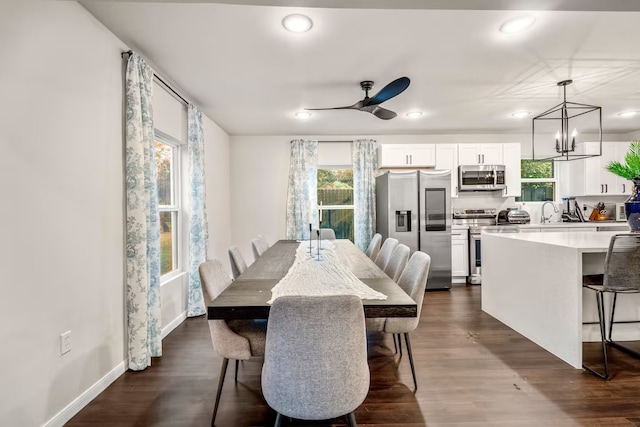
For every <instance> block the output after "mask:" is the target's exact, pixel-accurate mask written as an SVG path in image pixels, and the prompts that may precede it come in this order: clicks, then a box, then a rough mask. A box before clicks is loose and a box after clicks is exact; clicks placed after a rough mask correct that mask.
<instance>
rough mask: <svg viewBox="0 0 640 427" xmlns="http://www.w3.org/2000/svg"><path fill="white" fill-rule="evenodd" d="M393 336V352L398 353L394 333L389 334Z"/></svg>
mask: <svg viewBox="0 0 640 427" xmlns="http://www.w3.org/2000/svg"><path fill="white" fill-rule="evenodd" d="M391 336H393V354H398V344H397V343H396V334H391Z"/></svg>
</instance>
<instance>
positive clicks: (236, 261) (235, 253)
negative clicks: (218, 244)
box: [229, 245, 247, 279]
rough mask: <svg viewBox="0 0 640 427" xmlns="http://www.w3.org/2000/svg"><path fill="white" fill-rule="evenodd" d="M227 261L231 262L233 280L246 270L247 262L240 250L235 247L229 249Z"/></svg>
mask: <svg viewBox="0 0 640 427" xmlns="http://www.w3.org/2000/svg"><path fill="white" fill-rule="evenodd" d="M229 261H231V273H232V274H233V278H234V279H237V278H238V276H240V275H241V274H242V273H243V272H244V271H245V270H246V269H247V262H246V261H245V260H244V257H243V256H242V252H240V249H238V247H237V246H235V245H234V246H231V247H230V248H229Z"/></svg>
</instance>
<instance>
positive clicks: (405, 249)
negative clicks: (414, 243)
mask: <svg viewBox="0 0 640 427" xmlns="http://www.w3.org/2000/svg"><path fill="white" fill-rule="evenodd" d="M410 253H411V249H409V246H407V245H403V244H402V243H400V244H399V245H398V246H396V248H395V249H394V250H393V252H392V253H391V258H390V259H389V262H388V263H387V266H386V267H385V268H384V272H385V273H386V274H387V276H389V277H391V278H392V279H393V281H394V282H397V281H398V279H399V278H400V274H401V273H402V270H404V267H405V266H406V265H407V261H409V255H410Z"/></svg>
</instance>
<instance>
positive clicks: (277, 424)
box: [273, 412, 282, 427]
mask: <svg viewBox="0 0 640 427" xmlns="http://www.w3.org/2000/svg"><path fill="white" fill-rule="evenodd" d="M281 425H282V414H281V413H280V412H278V413H276V422H275V423H274V424H273V427H280V426H281Z"/></svg>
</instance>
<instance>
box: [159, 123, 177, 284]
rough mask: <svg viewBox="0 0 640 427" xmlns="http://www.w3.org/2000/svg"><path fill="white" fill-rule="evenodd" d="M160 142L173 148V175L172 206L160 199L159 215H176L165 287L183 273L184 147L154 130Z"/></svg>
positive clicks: (168, 136)
mask: <svg viewBox="0 0 640 427" xmlns="http://www.w3.org/2000/svg"><path fill="white" fill-rule="evenodd" d="M155 141H158V142H160V143H162V144H166V145H168V146H170V147H171V148H172V156H171V165H170V174H171V204H170V205H161V204H160V199H159V198H158V215H159V214H160V213H162V212H171V214H172V215H175V218H174V220H175V222H174V224H173V229H172V230H171V232H172V243H173V244H172V248H171V249H172V257H173V267H174V268H173V270H171V271H168V272H166V273H164V274H162V272H160V284H161V285H163V284H165V283H167V282H170V281H171V280H173V279H174V278H176V277H177V276H179V275H180V274H182V273H183V263H182V256H183V253H182V249H183V248H182V239H183V233H182V221H183V215H182V191H181V189H182V174H181V168H180V165H181V159H182V146H183V144H182V143H181V141H179V140H177V139H176V138H173V137H172V136H170V135H168V134H166V133H164V132H162V131H160V130H158V129H154V142H155Z"/></svg>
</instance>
